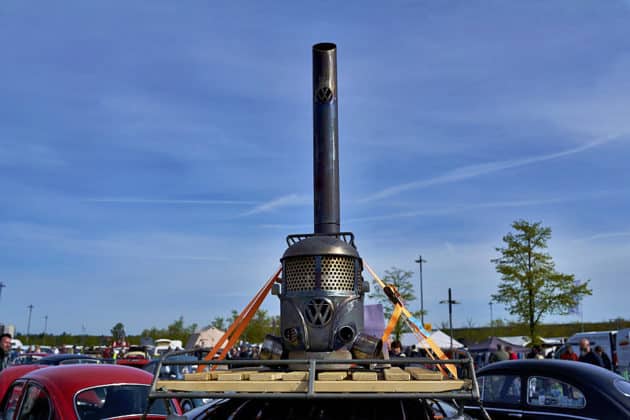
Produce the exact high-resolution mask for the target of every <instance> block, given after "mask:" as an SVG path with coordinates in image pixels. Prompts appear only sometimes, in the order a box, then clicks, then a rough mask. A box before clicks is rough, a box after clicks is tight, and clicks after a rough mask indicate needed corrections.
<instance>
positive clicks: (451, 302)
mask: <svg viewBox="0 0 630 420" xmlns="http://www.w3.org/2000/svg"><path fill="white" fill-rule="evenodd" d="M440 303H448V325H449V328H450V330H451V355H450V356H451V357H453V305H457V304H459V303H461V302H458V301H456V300H453V297H452V295H451V288H450V287H449V288H448V300H441V301H440Z"/></svg>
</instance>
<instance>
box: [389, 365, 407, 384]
mask: <svg viewBox="0 0 630 420" xmlns="http://www.w3.org/2000/svg"><path fill="white" fill-rule="evenodd" d="M383 374H384V375H385V380H386V381H409V380H411V375H410V374H409V372H405V371H404V370H402V369H401V368H399V367H391V368H389V369H384V370H383Z"/></svg>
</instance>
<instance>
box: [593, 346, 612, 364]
mask: <svg viewBox="0 0 630 420" xmlns="http://www.w3.org/2000/svg"><path fill="white" fill-rule="evenodd" d="M595 353H597V355H598V356H599V357H600V358H601V359H602V367H604V368H606V369H608V370H612V363H610V357H608V355H607V354H606V353H604V349H603V348H602V346H595Z"/></svg>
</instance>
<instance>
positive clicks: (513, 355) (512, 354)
mask: <svg viewBox="0 0 630 420" xmlns="http://www.w3.org/2000/svg"><path fill="white" fill-rule="evenodd" d="M505 351H506V352H507V354H508V356H509V359H510V360H518V355H517V354H516V353H515V352H514V351H513V350H512V346H507V347H506V348H505Z"/></svg>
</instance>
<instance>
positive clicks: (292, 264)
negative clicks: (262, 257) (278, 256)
mask: <svg viewBox="0 0 630 420" xmlns="http://www.w3.org/2000/svg"><path fill="white" fill-rule="evenodd" d="M283 274H284V275H283V277H284V280H285V281H286V290H287V291H288V292H298V291H300V290H313V289H315V257H302V258H293V259H290V260H286V261H285V262H284V273H283Z"/></svg>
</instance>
